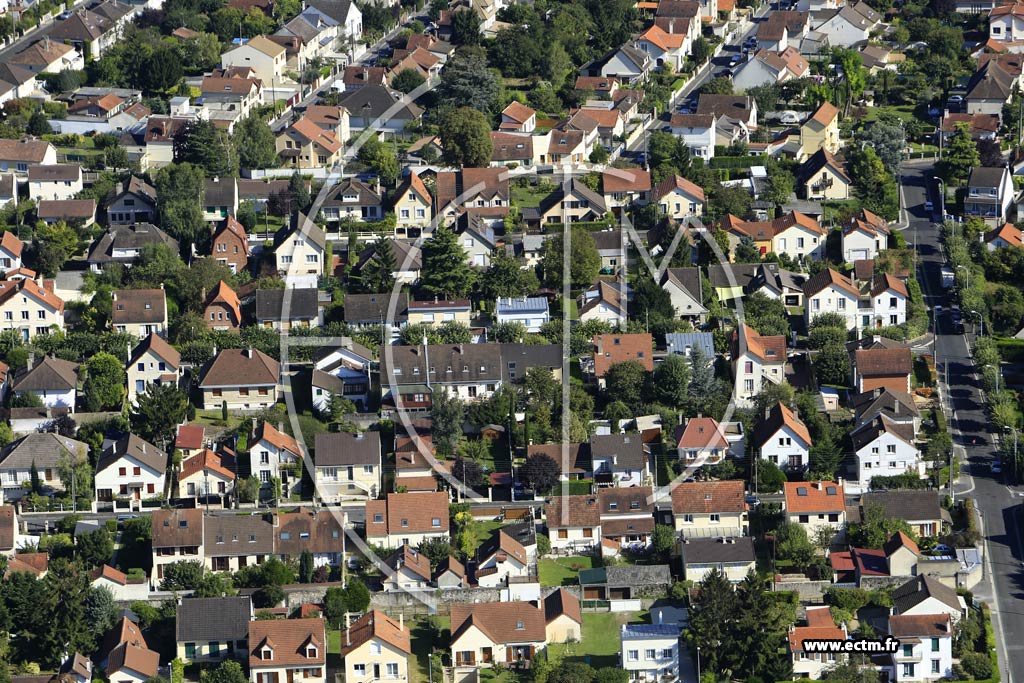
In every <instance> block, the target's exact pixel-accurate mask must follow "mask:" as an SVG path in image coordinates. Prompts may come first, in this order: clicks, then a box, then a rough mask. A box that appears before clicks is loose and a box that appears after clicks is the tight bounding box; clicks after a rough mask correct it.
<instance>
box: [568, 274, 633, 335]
mask: <svg viewBox="0 0 1024 683" xmlns="http://www.w3.org/2000/svg"><path fill="white" fill-rule="evenodd" d="M626 298H627V297H626V295H625V293H624V292H623V288H622V287H621V286H620V285H616V284H611V283H608V282H606V281H605V280H598V282H597V284H596V285H594V286H592V287H590V288H589V289H587V290H586V291H584V292H583V293H582V294H580V296H579V299H578V305H579V313H580V318H579V319H580V322H588V321H590V320H600V321H601V322H605V323H608V324H610V325H613V326H615V327H620V326H623V325H625V323H626Z"/></svg>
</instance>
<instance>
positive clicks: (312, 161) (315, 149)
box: [275, 117, 342, 169]
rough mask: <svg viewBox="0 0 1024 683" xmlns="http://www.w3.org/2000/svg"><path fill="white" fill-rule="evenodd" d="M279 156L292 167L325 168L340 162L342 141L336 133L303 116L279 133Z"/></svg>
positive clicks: (277, 140)
mask: <svg viewBox="0 0 1024 683" xmlns="http://www.w3.org/2000/svg"><path fill="white" fill-rule="evenodd" d="M275 144H276V147H277V153H278V156H280V157H281V159H282V161H283V162H284V163H285V165H287V166H289V167H291V168H300V169H308V168H324V167H330V166H333V165H334V164H336V163H337V162H338V159H339V157H340V154H341V147H342V145H341V142H340V141H339V140H338V138H337V137H336V136H335V134H334V133H332V132H330V131H327V130H324V129H323V128H321V127H320V126H318V125H316V124H315V123H313V122H312V121H310V120H309V119H307V118H305V117H303V118H300V119H299V120H298V121H296V122H294V123H293V124H292V125H290V126H288V127H287V128H285V129H284V130H282V131H281V132H280V133H278V135H277V139H276V143H275Z"/></svg>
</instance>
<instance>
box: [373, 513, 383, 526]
mask: <svg viewBox="0 0 1024 683" xmlns="http://www.w3.org/2000/svg"><path fill="white" fill-rule="evenodd" d="M373 523H374V524H383V523H384V515H383V514H382V513H380V512H377V513H374V515H373Z"/></svg>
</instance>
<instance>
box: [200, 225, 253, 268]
mask: <svg viewBox="0 0 1024 683" xmlns="http://www.w3.org/2000/svg"><path fill="white" fill-rule="evenodd" d="M210 253H211V254H212V255H213V258H214V259H216V261H217V263H221V264H224V265H226V266H227V267H228V268H230V269H231V272H232V273H241V272H244V271H245V269H246V267H247V266H248V265H249V236H248V235H247V234H246V233H245V228H244V227H242V224H241V223H239V222H238V221H237V220H235V217H234V216H228V217H226V218H225V219H224V221H223V222H222V223H221V224H220V226H219V227H218V228H217V229H216V230H214V233H213V243H212V244H211V246H210Z"/></svg>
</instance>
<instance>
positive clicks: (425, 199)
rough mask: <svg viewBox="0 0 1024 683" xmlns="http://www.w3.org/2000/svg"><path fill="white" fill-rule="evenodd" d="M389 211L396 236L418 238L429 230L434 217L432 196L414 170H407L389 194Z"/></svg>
mask: <svg viewBox="0 0 1024 683" xmlns="http://www.w3.org/2000/svg"><path fill="white" fill-rule="evenodd" d="M391 211H392V212H393V213H394V214H395V237H396V238H399V239H401V238H409V239H414V238H419V237H421V236H422V235H423V233H424V232H430V230H431V220H432V219H433V217H434V197H433V195H431V194H430V190H428V189H427V186H426V185H424V184H423V180H422V179H421V178H420V177H419V175H417V174H416V172H415V171H409V175H408V177H406V178H405V179H404V180H403V181H402V183H401V184H400V185H399V186H398V188H397V189H396V190H395V191H394V192H393V193H392V194H391Z"/></svg>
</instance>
